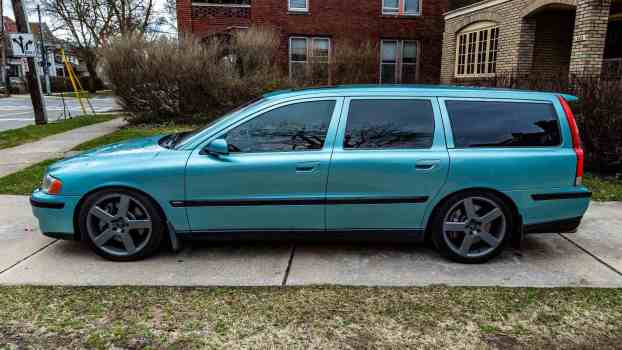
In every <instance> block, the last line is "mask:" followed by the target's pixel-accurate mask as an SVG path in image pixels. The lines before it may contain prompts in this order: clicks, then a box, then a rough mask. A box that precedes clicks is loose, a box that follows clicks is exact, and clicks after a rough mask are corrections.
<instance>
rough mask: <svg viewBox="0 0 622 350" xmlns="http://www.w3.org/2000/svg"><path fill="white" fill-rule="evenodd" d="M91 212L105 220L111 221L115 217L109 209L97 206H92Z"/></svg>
mask: <svg viewBox="0 0 622 350" xmlns="http://www.w3.org/2000/svg"><path fill="white" fill-rule="evenodd" d="M89 214H91V215H93V216H95V217H96V218H98V219H99V220H102V221H103V222H110V221H111V220H112V219H114V216H112V215H110V214H109V213H108V212H107V211H105V210H104V209H102V208H100V207H97V206H95V207H93V208H91V210H90V211H89Z"/></svg>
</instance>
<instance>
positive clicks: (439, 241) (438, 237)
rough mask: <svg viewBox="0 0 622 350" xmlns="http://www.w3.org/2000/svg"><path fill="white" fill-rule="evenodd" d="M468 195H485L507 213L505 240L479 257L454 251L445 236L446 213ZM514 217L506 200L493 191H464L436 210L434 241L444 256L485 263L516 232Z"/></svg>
mask: <svg viewBox="0 0 622 350" xmlns="http://www.w3.org/2000/svg"><path fill="white" fill-rule="evenodd" d="M468 197H484V198H487V199H489V200H491V201H493V202H494V203H495V204H497V205H498V206H499V208H501V210H502V211H503V215H505V218H506V232H505V235H504V237H503V241H502V242H501V244H499V246H498V247H497V248H495V249H494V250H493V251H491V252H489V253H488V254H486V255H483V256H479V257H473V258H467V257H463V256H461V255H459V254H457V253H456V252H454V251H453V250H452V249H451V248H450V247H449V246H448V245H447V242H446V241H445V239H444V237H443V221H444V219H445V215H446V214H447V211H448V210H450V209H451V207H452V206H453V205H454V204H456V203H457V202H459V201H461V200H463V199H465V198H468ZM513 219H514V216H513V215H512V211H511V210H510V208H509V207H508V205H507V204H506V202H505V201H504V200H503V199H502V198H501V197H499V196H498V195H496V194H494V193H491V192H487V191H477V190H471V191H464V192H461V193H457V194H455V195H453V196H451V197H449V198H448V199H447V200H446V201H444V202H443V204H441V206H440V207H439V208H438V209H437V210H436V211H435V214H434V218H433V225H432V232H431V236H432V241H433V242H434V245H435V246H436V248H437V249H438V251H439V252H440V253H441V254H442V255H443V256H445V257H446V258H448V259H450V260H453V261H456V262H460V263H466V264H480V263H484V262H486V261H488V260H490V259H492V258H494V257H496V256H497V255H499V254H500V253H501V252H502V251H503V249H504V248H505V247H506V245H507V242H509V241H510V240H511V236H512V233H513V232H514V220H513Z"/></svg>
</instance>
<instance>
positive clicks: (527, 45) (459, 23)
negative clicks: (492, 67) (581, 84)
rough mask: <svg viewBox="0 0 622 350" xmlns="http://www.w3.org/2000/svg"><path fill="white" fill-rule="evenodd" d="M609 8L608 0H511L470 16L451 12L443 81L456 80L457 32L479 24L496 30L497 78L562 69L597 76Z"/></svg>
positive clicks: (445, 44)
mask: <svg viewBox="0 0 622 350" xmlns="http://www.w3.org/2000/svg"><path fill="white" fill-rule="evenodd" d="M482 3H484V2H482ZM577 4H578V5H577ZM610 4H611V0H510V1H506V2H502V3H499V4H497V5H494V6H489V7H486V8H481V9H478V10H476V11H474V12H470V13H468V14H460V15H452V13H451V12H450V13H449V14H448V15H447V16H446V18H445V29H444V33H443V54H442V62H441V82H443V83H452V82H456V81H458V79H457V78H455V74H454V64H455V58H456V34H457V33H458V32H459V31H460V30H461V29H462V28H464V27H465V26H467V25H469V24H472V23H475V22H478V21H483V20H488V21H494V22H497V24H498V26H499V50H498V56H497V73H498V74H508V73H511V74H519V75H527V74H531V73H532V72H538V73H541V72H548V73H552V72H559V71H562V70H565V69H567V68H566V67H569V70H570V72H571V73H577V72H581V73H588V74H594V73H596V74H597V73H598V72H600V67H601V65H602V55H603V50H604V45H605V35H606V23H607V15H608V13H609V7H610ZM575 9H576V20H575V21H574V22H575V24H574V25H572V24H571V23H570V22H571V21H572V17H573V16H572V14H574V13H575ZM573 31H574V36H571V38H573V39H572V43H570V44H569V42H568V35H572V34H570V33H573ZM569 45H570V47H572V49H569ZM565 55H568V56H567V57H563V56H565Z"/></svg>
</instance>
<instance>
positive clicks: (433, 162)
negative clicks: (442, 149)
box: [415, 159, 441, 171]
mask: <svg viewBox="0 0 622 350" xmlns="http://www.w3.org/2000/svg"><path fill="white" fill-rule="evenodd" d="M440 163H441V160H440V159H422V160H418V161H416V162H415V169H416V170H418V171H430V170H432V169H434V168H436V167H437V166H438V165H439V164H440Z"/></svg>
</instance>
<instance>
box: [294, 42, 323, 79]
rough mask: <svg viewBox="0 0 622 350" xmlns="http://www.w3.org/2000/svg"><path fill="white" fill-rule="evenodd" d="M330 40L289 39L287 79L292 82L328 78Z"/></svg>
mask: <svg viewBox="0 0 622 350" xmlns="http://www.w3.org/2000/svg"><path fill="white" fill-rule="evenodd" d="M329 60H330V39H329V38H318V37H290V38H289V77H290V78H291V79H293V80H302V79H307V78H313V77H310V76H309V75H319V77H316V78H317V79H320V78H322V79H323V78H328V61H329Z"/></svg>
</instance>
